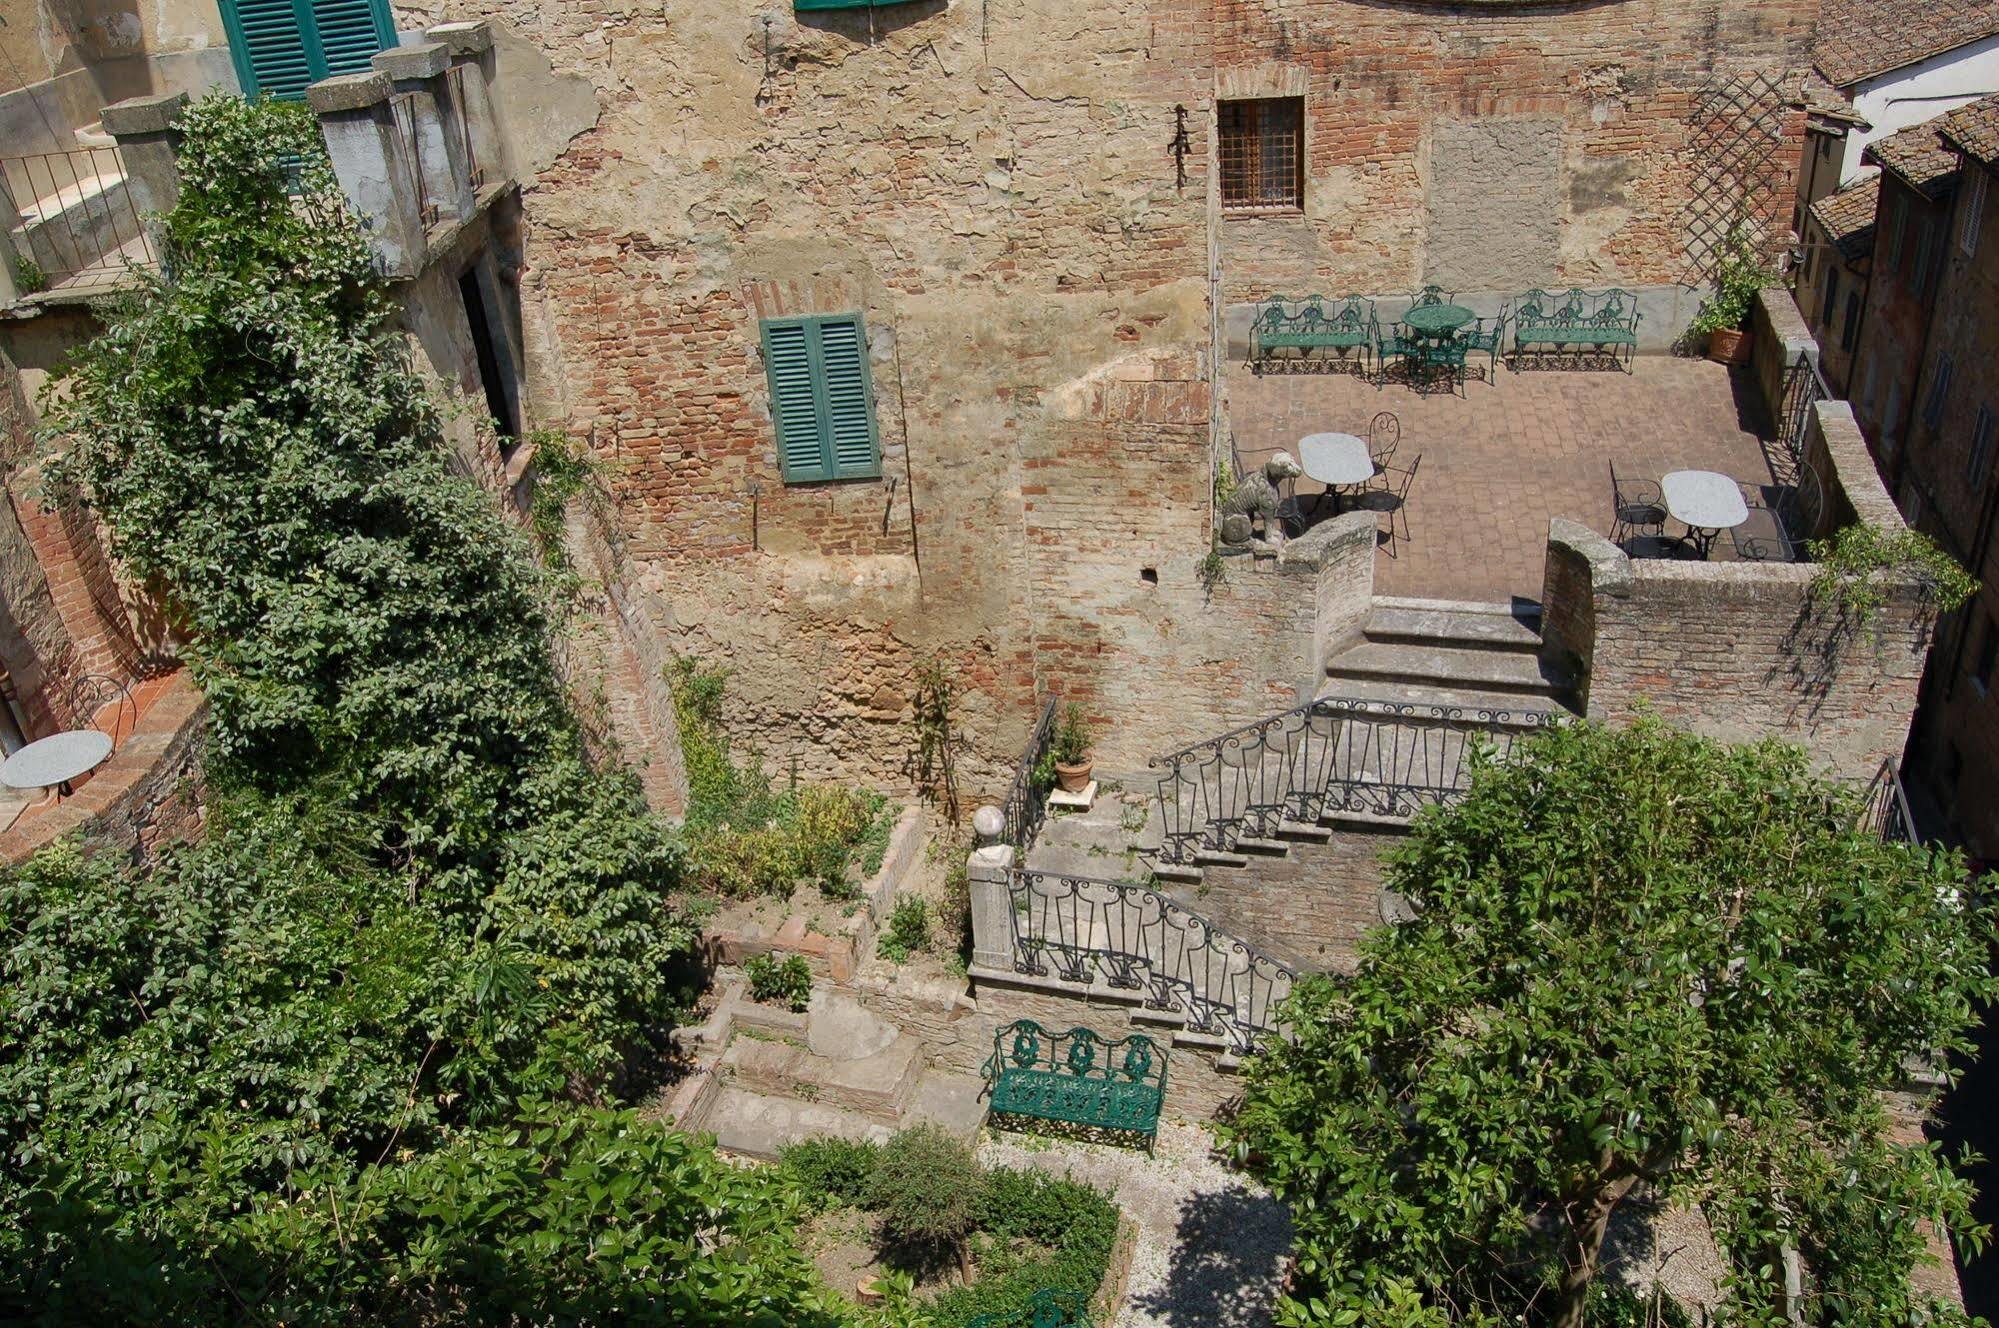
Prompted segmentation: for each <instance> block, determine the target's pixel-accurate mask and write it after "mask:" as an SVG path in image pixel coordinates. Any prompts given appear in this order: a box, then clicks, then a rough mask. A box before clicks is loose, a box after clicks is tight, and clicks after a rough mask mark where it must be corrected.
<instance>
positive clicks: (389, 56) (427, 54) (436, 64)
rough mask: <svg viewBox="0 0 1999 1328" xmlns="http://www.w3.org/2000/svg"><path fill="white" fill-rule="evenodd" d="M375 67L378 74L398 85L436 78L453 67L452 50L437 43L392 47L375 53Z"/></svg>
mask: <svg viewBox="0 0 1999 1328" xmlns="http://www.w3.org/2000/svg"><path fill="white" fill-rule="evenodd" d="M374 65H375V72H376V73H378V74H381V75H382V76H383V77H385V78H389V79H393V80H394V81H396V82H398V83H411V82H416V81H419V80H421V79H426V78H436V77H437V76H438V75H439V74H442V73H443V72H444V71H445V70H446V69H448V68H450V67H451V48H450V47H448V46H446V45H445V44H444V43H443V42H436V41H431V42H420V43H418V44H417V45H415V46H391V47H390V48H389V49H388V50H386V51H377V52H376V53H375V59H374Z"/></svg>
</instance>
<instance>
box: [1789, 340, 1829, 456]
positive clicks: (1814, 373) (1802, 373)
mask: <svg viewBox="0 0 1999 1328" xmlns="http://www.w3.org/2000/svg"><path fill="white" fill-rule="evenodd" d="M1832 397H1833V391H1832V388H1830V387H1829V386H1827V385H1826V381H1825V376H1824V375H1823V374H1821V373H1820V372H1819V367H1818V366H1817V365H1816V364H1813V363H1812V361H1811V357H1810V356H1808V355H1806V354H1804V353H1803V352H1802V351H1801V352H1799V354H1798V358H1797V359H1795V360H1793V361H1792V362H1791V366H1790V367H1789V368H1788V369H1786V370H1784V418H1783V419H1781V420H1779V421H1778V422H1777V423H1778V427H1779V429H1780V430H1781V435H1780V439H1779V441H1781V442H1782V443H1783V446H1784V456H1785V459H1787V460H1788V461H1789V462H1790V464H1791V473H1790V474H1789V475H1778V476H1777V477H1776V478H1777V480H1778V481H1779V482H1780V483H1786V484H1789V483H1793V482H1795V480H1796V478H1797V475H1798V472H1799V471H1802V470H1803V469H1804V467H1805V440H1806V439H1807V438H1809V437H1811V430H1812V407H1814V406H1816V405H1818V403H1819V402H1821V401H1830V400H1832Z"/></svg>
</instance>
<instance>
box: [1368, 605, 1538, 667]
mask: <svg viewBox="0 0 1999 1328" xmlns="http://www.w3.org/2000/svg"><path fill="white" fill-rule="evenodd" d="M1362 630H1363V632H1364V633H1365V635H1366V637H1367V639H1368V640H1369V641H1374V642H1380V643H1384V644H1398V643H1399V644H1409V645H1440V646H1452V647H1456V648H1459V649H1464V650H1490V651H1506V652H1509V653H1517V654H1528V655H1531V654H1534V653H1535V652H1537V651H1539V650H1540V648H1541V615H1540V611H1539V610H1538V609H1536V610H1533V611H1532V612H1531V613H1530V612H1529V611H1527V610H1524V609H1523V610H1517V611H1516V610H1515V609H1514V608H1513V606H1511V605H1508V604H1458V603H1453V602H1451V601H1449V600H1426V599H1385V598H1377V599H1376V600H1375V601H1374V608H1373V610H1372V611H1371V612H1370V613H1369V614H1368V616H1367V623H1366V625H1365V627H1364V628H1363V629H1362Z"/></svg>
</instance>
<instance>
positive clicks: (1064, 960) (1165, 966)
mask: <svg viewBox="0 0 1999 1328" xmlns="http://www.w3.org/2000/svg"><path fill="white" fill-rule="evenodd" d="M1007 894H1008V896H1009V897H1010V900H1011V903H1012V908H1011V909H1010V910H1009V916H1010V917H1011V918H1012V921H1013V960H1014V968H1015V970H1016V971H1018V972H1021V973H1026V974H1030V975H1032V976H1034V977H1049V976H1053V977H1055V978H1057V979H1058V980H1060V981H1063V982H1074V983H1077V984H1079V985H1083V986H1090V985H1094V984H1096V983H1099V982H1101V983H1103V984H1104V985H1106V986H1109V987H1114V988H1117V989H1119V990H1121V991H1142V992H1144V993H1145V1005H1146V1008H1148V1009H1152V1010H1173V1011H1179V1012H1181V1013H1183V1014H1185V1016H1186V1019H1187V1026H1188V1027H1189V1028H1191V1029H1194V1030H1196V1031H1198V1032H1202V1033H1208V1034H1212V1035H1215V1036H1218V1037H1225V1038H1227V1039H1228V1040H1229V1041H1230V1043H1231V1044H1233V1046H1234V1047H1235V1049H1236V1050H1237V1051H1241V1052H1247V1051H1249V1050H1250V1049H1251V1047H1252V1045H1253V1044H1254V1043H1255V1041H1256V1039H1257V1038H1258V1037H1259V1036H1261V1035H1262V1034H1264V1033H1268V1032H1271V1031H1273V1030H1274V1029H1275V1027H1276V1011H1277V1006H1278V1003H1279V1002H1281V1001H1282V1000H1283V999H1284V998H1285V997H1286V996H1288V995H1290V994H1291V985H1292V983H1293V982H1294V981H1296V979H1297V976H1298V975H1297V973H1296V971H1295V970H1293V969H1292V968H1290V967H1289V966H1288V965H1286V964H1282V963H1279V962H1278V961H1277V960H1275V959H1272V958H1271V957H1270V956H1269V955H1266V954H1264V953H1263V952H1262V951H1260V950H1258V949H1256V948H1255V947H1254V946H1252V945H1249V944H1248V943H1246V942H1244V941H1241V940H1239V939H1237V938H1236V937H1234V936H1231V935H1229V934H1228V933H1227V932H1224V931H1222V930H1220V929H1219V928H1217V927H1216V926H1215V925H1214V924H1213V923H1212V922H1209V921H1208V920H1207V919H1206V918H1204V917H1202V916H1201V915H1200V914H1198V913H1195V912H1193V911H1192V910H1191V909H1188V908H1185V907H1183V906H1182V905H1181V904H1180V903H1179V902H1178V901H1176V900H1174V899H1171V898H1169V897H1167V896H1166V895H1163V894H1161V893H1160V892H1159V891H1157V890H1153V889H1150V888H1148V887H1146V886H1143V885H1135V884H1133V883H1131V882H1129V881H1104V880H1098V879H1095V878H1093V877H1088V876H1056V875H1051V874H1048V873H1044V872H1033V871H1015V872H1013V873H1012V874H1011V876H1010V877H1009V879H1008V882H1007Z"/></svg>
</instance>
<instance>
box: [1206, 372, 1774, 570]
mask: <svg viewBox="0 0 1999 1328" xmlns="http://www.w3.org/2000/svg"><path fill="white" fill-rule="evenodd" d="M1228 372H1229V379H1228V392H1229V407H1228V410H1229V416H1228V418H1229V423H1230V426H1231V428H1232V429H1233V431H1234V435H1235V442H1236V448H1237V450H1238V451H1239V452H1241V454H1242V459H1243V464H1244V465H1245V466H1258V465H1261V464H1262V463H1263V461H1264V460H1265V459H1266V458H1267V457H1268V456H1269V455H1270V453H1272V452H1274V451H1278V450H1280V449H1281V450H1290V451H1294V452H1295V449H1296V447H1297V443H1298V440H1299V439H1300V438H1302V437H1304V436H1305V435H1307V434H1311V433H1317V432H1321V431H1323V430H1327V429H1344V430H1350V431H1353V432H1356V433H1359V432H1364V431H1365V430H1366V428H1367V424H1368V421H1369V420H1370V419H1372V418H1373V417H1374V414H1375V412H1376V411H1381V410H1389V411H1394V412H1395V414H1396V416H1397V417H1398V418H1399V419H1400V420H1401V423H1402V442H1401V446H1400V447H1399V448H1398V449H1397V451H1396V454H1395V464H1396V465H1397V466H1407V465H1408V464H1409V463H1410V462H1411V461H1413V460H1415V458H1416V456H1417V454H1418V453H1420V454H1421V455H1422V457H1423V465H1422V468H1421V469H1420V470H1419V471H1418V472H1417V474H1416V479H1415V483H1414V486H1413V488H1412V489H1411V491H1410V495H1409V512H1408V518H1409V533H1410V538H1409V539H1408V540H1407V541H1404V542H1402V543H1401V544H1400V546H1399V547H1398V548H1397V549H1396V551H1395V552H1396V556H1395V557H1392V558H1391V557H1390V556H1389V554H1388V550H1387V549H1386V548H1385V547H1384V549H1383V550H1382V552H1381V554H1380V555H1379V557H1378V558H1377V560H1376V564H1375V593H1376V594H1379V595H1411V596H1422V597H1426V598H1435V599H1450V600H1477V601H1492V602H1504V601H1506V600H1508V599H1510V598H1513V597H1516V596H1517V597H1520V598H1524V599H1531V600H1539V599H1540V597H1541V570H1542V563H1543V560H1544V557H1545V554H1546V549H1547V539H1548V520H1549V518H1550V517H1555V516H1564V517H1569V518H1571V519H1573V520H1576V521H1580V522H1582V523H1583V524H1585V525H1587V526H1589V527H1590V528H1591V529H1593V530H1596V531H1599V532H1601V533H1603V534H1605V535H1608V534H1609V533H1610V509H1611V497H1610V463H1612V462H1615V463H1616V464H1617V472H1618V474H1619V476H1629V477H1631V478H1642V479H1650V480H1654V481H1657V480H1658V478H1659V477H1660V476H1661V475H1664V474H1665V473H1666V472H1668V471H1673V470H1714V471H1720V472H1722V473H1723V474H1726V475H1730V476H1733V477H1734V478H1736V479H1738V480H1742V481H1746V482H1750V483H1754V484H1757V485H1766V484H1768V483H1769V482H1770V478H1771V474H1770V466H1769V463H1768V461H1767V460H1766V459H1765V453H1764V447H1763V443H1762V442H1761V439H1763V438H1765V437H1768V436H1770V435H1771V433H1772V432H1773V431H1772V429H1771V427H1770V424H1769V421H1768V419H1767V417H1766V413H1765V411H1764V409H1763V405H1762V401H1761V398H1760V396H1759V394H1758V390H1757V388H1756V385H1755V380H1754V377H1753V375H1752V371H1750V370H1738V371H1735V373H1734V375H1733V376H1731V373H1730V371H1729V370H1728V369H1727V368H1726V367H1724V366H1722V365H1718V364H1710V363H1709V362H1707V361H1705V360H1683V359H1677V358H1674V357H1672V356H1664V355H1646V356H1640V357H1639V359H1638V361H1637V365H1636V368H1635V370H1634V372H1632V373H1630V374H1623V373H1606V372H1566V371H1555V370H1547V371H1535V372H1530V373H1514V372H1511V371H1510V370H1508V369H1506V368H1505V367H1504V366H1503V365H1502V366H1501V368H1500V369H1499V372H1498V374H1497V376H1496V378H1495V379H1494V381H1493V382H1490V383H1487V382H1482V381H1473V382H1470V383H1467V384H1466V385H1465V388H1464V395H1463V396H1452V395H1447V394H1443V393H1437V394H1433V395H1429V396H1424V395H1419V394H1418V393H1417V392H1415V391H1414V390H1413V389H1411V388H1409V387H1407V386H1405V385H1402V384H1394V383H1391V384H1387V385H1384V386H1381V387H1376V386H1374V385H1373V384H1371V383H1368V382H1366V381H1364V380H1361V379H1356V378H1354V377H1352V376H1350V375H1345V374H1285V373H1278V374H1269V375H1265V376H1263V377H1257V376H1255V375H1252V374H1251V373H1249V371H1248V369H1247V367H1246V366H1244V365H1242V364H1238V363H1232V364H1230V366H1229V370H1228ZM1318 491H1319V486H1318V485H1316V484H1313V483H1311V482H1310V481H1302V480H1301V481H1300V482H1299V492H1300V493H1301V494H1306V495H1309V494H1312V493H1316V492H1318ZM1715 556H1716V557H1717V558H1718V559H1719V558H1727V557H1731V556H1733V555H1732V551H1731V549H1730V547H1729V543H1728V541H1727V540H1726V539H1723V540H1721V541H1720V542H1719V543H1718V545H1717V546H1716V550H1715Z"/></svg>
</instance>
